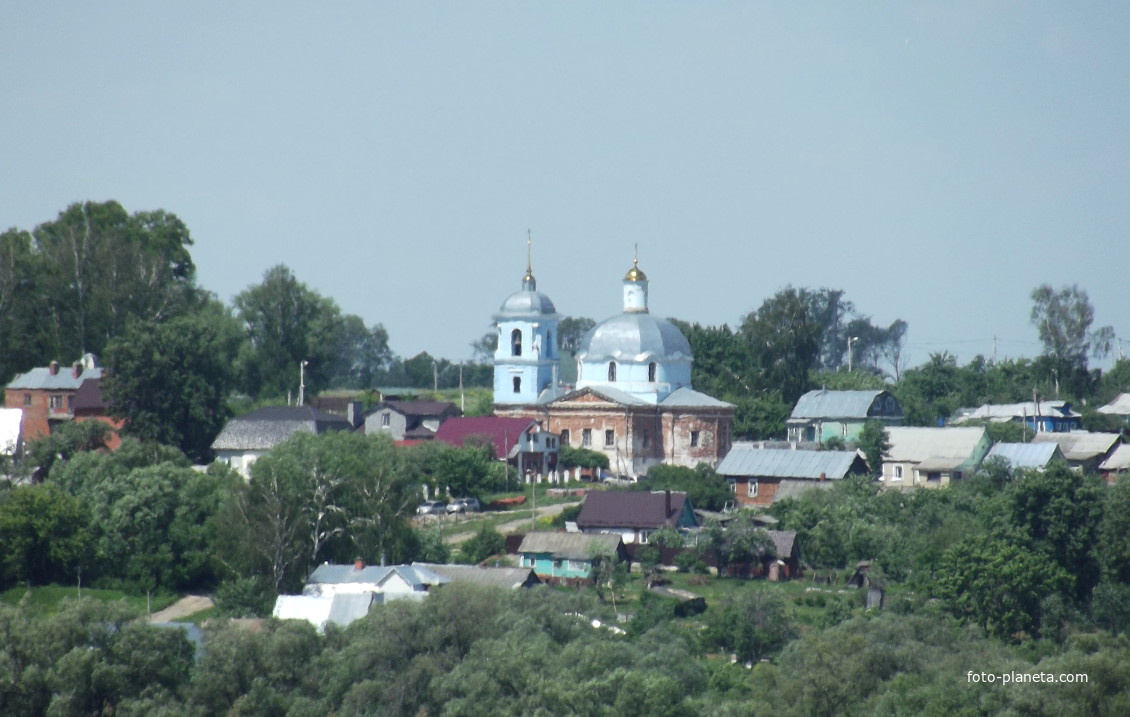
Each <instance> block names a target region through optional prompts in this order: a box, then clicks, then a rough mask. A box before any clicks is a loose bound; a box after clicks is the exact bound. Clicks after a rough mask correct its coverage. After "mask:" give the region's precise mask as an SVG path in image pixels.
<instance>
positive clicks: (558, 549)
mask: <svg viewBox="0 0 1130 717" xmlns="http://www.w3.org/2000/svg"><path fill="white" fill-rule="evenodd" d="M603 559H612V560H615V561H617V562H622V561H625V560H627V559H628V553H627V551H626V550H625V549H624V542H623V541H622V540H621V539H620V536H619V535H585V534H583V533H527V534H526V535H525V537H523V538H522V542H521V544H519V546H518V560H519V565H520V566H521V567H523V568H532V569H533V571H534V572H535V573H536V574H537V576H538V577H539V578H541V579H542V580H544V581H546V582H550V583H568V584H575V583H585V582H587V581H588V580H589V576H590V575H592V569H593V563H594V561H596V560H603Z"/></svg>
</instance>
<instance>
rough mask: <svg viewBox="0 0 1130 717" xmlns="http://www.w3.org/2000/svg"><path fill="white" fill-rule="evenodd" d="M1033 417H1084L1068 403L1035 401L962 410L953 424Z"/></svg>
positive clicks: (997, 421) (990, 404)
mask: <svg viewBox="0 0 1130 717" xmlns="http://www.w3.org/2000/svg"><path fill="white" fill-rule="evenodd" d="M1025 416H1027V417H1033V416H1044V417H1047V416H1052V417H1055V418H1079V417H1081V416H1082V414H1080V413H1076V412H1075V411H1073V410H1071V405H1070V404H1069V403H1067V401H1040V402H1039V403H1038V404H1037V403H1035V402H1033V401H1026V402H1021V403H986V404H984V405H983V406H979V407H978V408H962V409H960V410H959V411H958V413H957V415H956V416H955V417H954V419H953V421H952V423H955V424H958V423H966V422H968V421H992V422H994V423H1001V422H1004V421H1011V420H1014V419H1017V418H1024V417H1025Z"/></svg>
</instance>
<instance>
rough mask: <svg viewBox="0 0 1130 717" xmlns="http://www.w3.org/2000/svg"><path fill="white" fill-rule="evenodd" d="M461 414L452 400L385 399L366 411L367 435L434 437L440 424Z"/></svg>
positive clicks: (400, 439)
mask: <svg viewBox="0 0 1130 717" xmlns="http://www.w3.org/2000/svg"><path fill="white" fill-rule="evenodd" d="M458 415H460V411H459V409H458V408H457V407H456V406H455V404H454V403H451V402H450V401H382V402H381V403H378V404H377V405H376V406H373V408H372V409H371V410H370V411H369V412H368V413H366V414H365V435H367V436H376V435H387V436H389V437H391V438H392V440H394V441H405V440H408V441H430V440H432V439H434V438H435V436H436V431H437V430H439V427H440V425H442V424H443V422H444V421H446V420H447V419H449V418H455V417H456V416H458Z"/></svg>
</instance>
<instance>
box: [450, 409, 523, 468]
mask: <svg viewBox="0 0 1130 717" xmlns="http://www.w3.org/2000/svg"><path fill="white" fill-rule="evenodd" d="M536 425H537V422H536V421H534V420H532V419H529V418H507V417H505V416H469V417H465V418H458V417H457V418H449V419H447V420H446V421H444V422H443V423H441V424H440V426H439V428H438V429H437V430H436V433H435V439H436V440H437V441H442V442H444V443H449V444H451V445H453V446H462V445H464V444H465V443H467V441H469V440H473V439H476V438H478V439H486V440H489V441H490V443H491V445H493V446H494V455H495V456H497V457H500V458H502V457H509V456H510V454H511V452H513V451H514V449H515V447H516V446H517V445H518V443H519V442H520V441H521V438H522V433H523V432H524V431H527V430H529V429H530V428H531V427H533V426H536Z"/></svg>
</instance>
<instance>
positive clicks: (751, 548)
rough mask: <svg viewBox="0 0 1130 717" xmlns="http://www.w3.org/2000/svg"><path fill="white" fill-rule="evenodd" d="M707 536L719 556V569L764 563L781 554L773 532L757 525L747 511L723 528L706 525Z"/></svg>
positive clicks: (712, 524)
mask: <svg viewBox="0 0 1130 717" xmlns="http://www.w3.org/2000/svg"><path fill="white" fill-rule="evenodd" d="M706 534H707V535H708V536H709V537H710V544H711V546H712V548H713V550H714V551H715V554H716V555H717V556H718V568H719V570H722V569H723V568H725V567H727V566H731V565H744V564H748V563H755V562H760V561H761V559H762V558H766V557H772V556H775V555H776V554H777V552H776V549H775V547H774V545H773V539H772V538H771V537H769V532H768V531H767V530H765V529H764V528H762V527H761V526H759V525H757V524H756V523H755V522H754V521H753V517H752V516H751V515H750V514H749V513H747V512H741V513H738V514H737V515H736V516H735V517H734V518H733V519H732V520H730V521H729V522H728V523H726V524H725V525H723V524H722V523H719V522H717V521H710V522H708V523H707V524H706Z"/></svg>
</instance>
